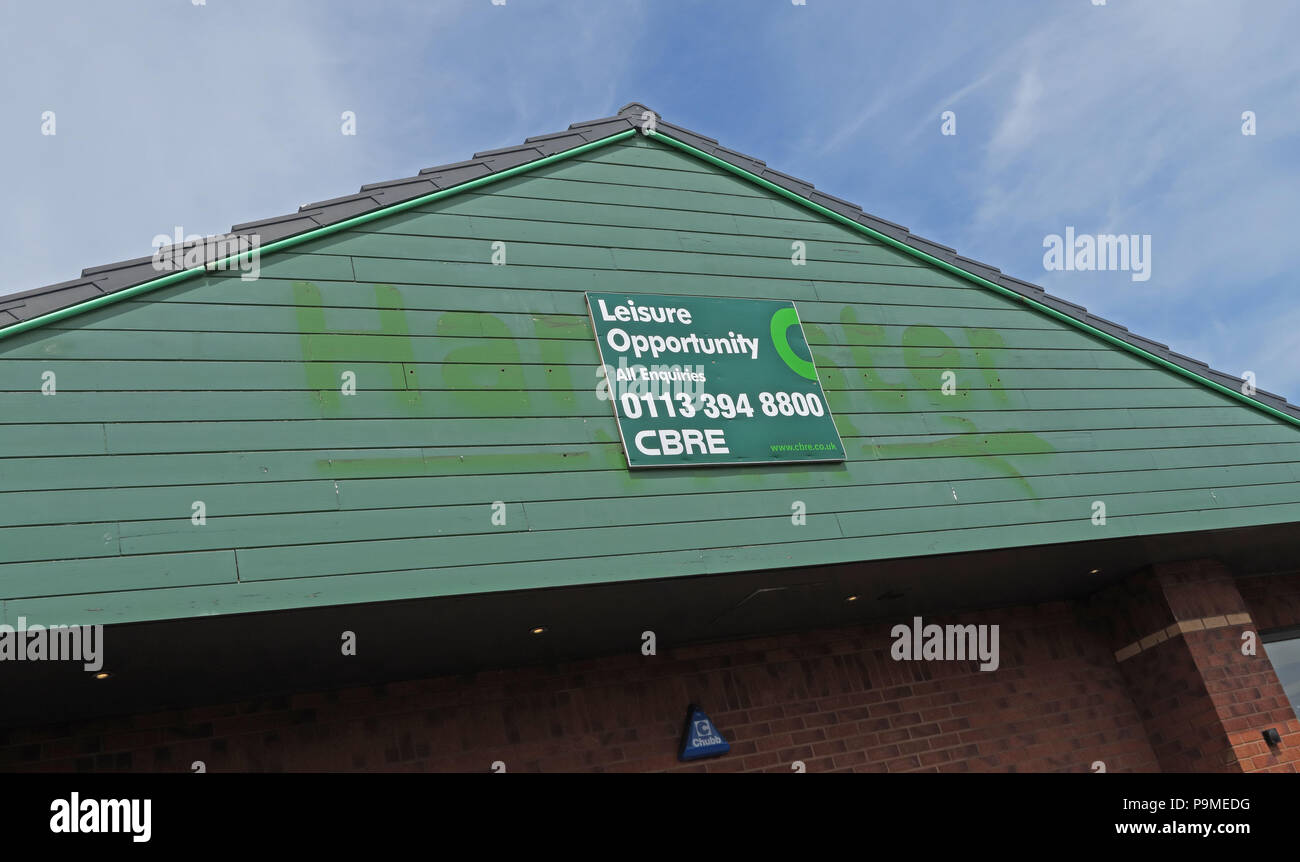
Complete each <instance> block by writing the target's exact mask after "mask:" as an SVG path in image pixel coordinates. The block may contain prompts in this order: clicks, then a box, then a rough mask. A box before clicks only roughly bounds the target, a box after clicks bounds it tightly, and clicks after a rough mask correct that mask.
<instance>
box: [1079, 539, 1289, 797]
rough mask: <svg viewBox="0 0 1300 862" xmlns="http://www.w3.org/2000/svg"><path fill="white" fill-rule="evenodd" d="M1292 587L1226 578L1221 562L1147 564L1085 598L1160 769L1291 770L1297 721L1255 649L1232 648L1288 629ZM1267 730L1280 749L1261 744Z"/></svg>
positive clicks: (1258, 646)
mask: <svg viewBox="0 0 1300 862" xmlns="http://www.w3.org/2000/svg"><path fill="white" fill-rule="evenodd" d="M1294 586H1295V584H1294V582H1293V581H1291V580H1289V579H1286V578H1267V579H1264V578H1252V579H1234V578H1233V577H1232V573H1231V572H1229V571H1228V570H1227V569H1226V568H1224V566H1223V565H1222V564H1220V563H1218V562H1216V561H1213V560H1199V561H1187V562H1181V563H1176V564H1165V565H1159V566H1155V567H1153V568H1152V569H1150V570H1148V571H1144V572H1142V573H1140V574H1138V575H1135V576H1133V577H1131V578H1129V579H1127V580H1126V581H1125V582H1123V583H1121V584H1118V585H1116V586H1114V587H1111V588H1108V589H1106V590H1103V591H1101V592H1099V593H1098V594H1097V595H1095V596H1093V597H1092V598H1091V599H1090V602H1089V603H1090V604H1091V606H1092V608H1093V613H1094V618H1095V619H1096V620H1097V621H1098V626H1099V628H1100V629H1101V630H1103V631H1105V633H1106V636H1107V638H1108V639H1109V643H1110V646H1111V648H1112V649H1114V650H1116V651H1117V652H1118V654H1119V657H1120V667H1121V669H1122V670H1123V673H1124V676H1125V678H1126V680H1127V681H1128V687H1129V692H1130V694H1131V696H1132V698H1133V702H1134V704H1135V705H1136V706H1137V709H1138V712H1139V714H1140V715H1141V716H1142V720H1143V724H1144V726H1145V727H1146V733H1147V737H1148V739H1149V740H1150V742H1151V747H1152V749H1153V750H1154V752H1155V754H1156V757H1157V759H1158V761H1159V763H1160V767H1161V769H1162V770H1164V771H1168V772H1243V771H1250V772H1255V771H1275V772H1295V771H1297V767H1298V766H1300V721H1298V720H1297V719H1296V716H1295V714H1294V712H1293V710H1292V709H1291V705H1290V703H1289V702H1288V701H1287V699H1286V694H1285V692H1284V691H1283V689H1282V686H1281V684H1280V683H1279V682H1278V679H1277V676H1276V674H1275V672H1274V670H1273V667H1272V664H1271V663H1270V662H1269V660H1268V656H1267V655H1266V654H1265V652H1264V649H1263V645H1262V644H1261V643H1259V642H1258V641H1257V642H1256V649H1255V652H1254V654H1253V655H1251V654H1247V653H1245V652H1243V640H1242V634H1243V632H1246V631H1255V632H1256V633H1257V632H1258V631H1259V630H1260V629H1261V628H1262V629H1267V628H1272V627H1276V626H1277V625H1284V624H1289V623H1288V621H1290V623H1293V622H1294V621H1296V617H1295V616H1292V614H1293V613H1294V612H1295V610H1296V606H1292V605H1290V604H1289V603H1288V602H1287V601H1286V596H1287V595H1288V593H1289V591H1290V590H1292V589H1293V588H1294ZM1247 594H1249V595H1250V596H1251V597H1252V598H1253V603H1252V602H1251V601H1249V600H1248V599H1247V598H1246V595H1247ZM1276 594H1280V595H1282V597H1283V600H1282V601H1274V599H1273V596H1274V595H1276ZM1135 642H1140V644H1141V647H1142V648H1141V651H1137V652H1135V649H1136V648H1135V647H1134V646H1133V645H1134V643H1135ZM1267 728H1275V729H1276V730H1277V731H1278V732H1279V733H1280V734H1281V735H1282V744H1281V745H1280V746H1277V747H1270V746H1269V745H1267V744H1266V743H1265V741H1264V739H1263V736H1262V734H1263V731H1264V730H1265V729H1267Z"/></svg>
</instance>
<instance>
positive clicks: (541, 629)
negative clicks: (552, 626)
mask: <svg viewBox="0 0 1300 862" xmlns="http://www.w3.org/2000/svg"><path fill="white" fill-rule="evenodd" d="M528 633H529V634H534V635H542V634H546V626H533V627H532V628H531V629H529V630H528Z"/></svg>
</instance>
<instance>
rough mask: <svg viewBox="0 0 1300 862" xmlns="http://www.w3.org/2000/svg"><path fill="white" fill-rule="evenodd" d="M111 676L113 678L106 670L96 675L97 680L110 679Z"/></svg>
mask: <svg viewBox="0 0 1300 862" xmlns="http://www.w3.org/2000/svg"><path fill="white" fill-rule="evenodd" d="M110 676H112V674H111V673H109V672H108V671H106V670H102V671H100V672H99V673H97V674H95V679H108V678H109V677H110Z"/></svg>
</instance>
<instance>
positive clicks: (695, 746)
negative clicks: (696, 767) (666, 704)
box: [677, 704, 731, 760]
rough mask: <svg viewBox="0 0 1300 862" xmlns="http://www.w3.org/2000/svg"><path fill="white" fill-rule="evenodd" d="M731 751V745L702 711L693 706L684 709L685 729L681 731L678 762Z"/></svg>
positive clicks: (716, 755) (715, 755)
mask: <svg viewBox="0 0 1300 862" xmlns="http://www.w3.org/2000/svg"><path fill="white" fill-rule="evenodd" d="M728 751H731V743H729V742H727V740H726V739H725V738H723V736H722V734H721V733H719V732H718V729H717V728H716V727H714V726H713V722H711V721H709V717H708V716H707V715H705V714H704V710H702V709H700V708H699V707H698V706H696V705H695V704H691V705H690V706H688V707H687V708H686V727H685V728H684V729H683V730H682V747H681V750H680V751H678V752H677V759H678V760H698V759H699V758H701V757H718V756H719V755H722V754H726V753H727V752H728Z"/></svg>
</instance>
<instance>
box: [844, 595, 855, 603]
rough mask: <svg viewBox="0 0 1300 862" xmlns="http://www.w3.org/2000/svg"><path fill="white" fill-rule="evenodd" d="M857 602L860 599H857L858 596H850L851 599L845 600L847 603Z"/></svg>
mask: <svg viewBox="0 0 1300 862" xmlns="http://www.w3.org/2000/svg"><path fill="white" fill-rule="evenodd" d="M857 600H858V597H857V596H849V597H848V598H847V599H845V600H844V601H846V602H856V601H857Z"/></svg>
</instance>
